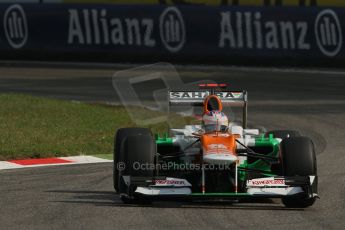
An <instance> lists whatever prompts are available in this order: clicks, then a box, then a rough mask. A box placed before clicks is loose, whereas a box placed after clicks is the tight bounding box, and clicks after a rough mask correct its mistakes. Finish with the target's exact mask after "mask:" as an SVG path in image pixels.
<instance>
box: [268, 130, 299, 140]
mask: <svg viewBox="0 0 345 230" xmlns="http://www.w3.org/2000/svg"><path fill="white" fill-rule="evenodd" d="M270 134H273V137H274V138H280V139H283V140H284V139H285V138H291V137H299V136H301V134H300V133H299V132H298V131H296V130H272V131H269V132H267V133H266V134H265V137H269V136H270Z"/></svg>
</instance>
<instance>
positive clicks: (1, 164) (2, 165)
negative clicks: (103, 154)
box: [0, 156, 113, 170]
mask: <svg viewBox="0 0 345 230" xmlns="http://www.w3.org/2000/svg"><path fill="white" fill-rule="evenodd" d="M58 159H62V160H67V161H71V162H70V163H59V164H37V165H20V164H16V163H11V162H7V161H0V170H4V169H21V168H36V167H47V166H62V165H78V164H95V163H109V162H113V161H112V160H107V159H102V158H98V157H93V156H74V157H59V158H58Z"/></svg>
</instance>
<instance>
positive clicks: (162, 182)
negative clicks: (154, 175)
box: [154, 180, 185, 185]
mask: <svg viewBox="0 0 345 230" xmlns="http://www.w3.org/2000/svg"><path fill="white" fill-rule="evenodd" d="M154 183H155V184H156V185H185V183H184V181H183V180H155V181H154Z"/></svg>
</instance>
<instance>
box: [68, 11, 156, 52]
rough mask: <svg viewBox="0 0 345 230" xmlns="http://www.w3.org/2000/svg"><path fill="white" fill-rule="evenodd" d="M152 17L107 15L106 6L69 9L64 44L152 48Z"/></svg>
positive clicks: (154, 42) (153, 42)
mask: <svg viewBox="0 0 345 230" xmlns="http://www.w3.org/2000/svg"><path fill="white" fill-rule="evenodd" d="M153 24H154V22H153V19H150V18H141V19H137V18H116V17H114V18H109V17H108V12H107V10H106V9H102V10H97V9H83V10H77V9H70V10H69V32H68V44H79V45H100V44H102V45H110V44H111V45H118V46H125V45H132V46H145V47H154V46H155V45H156V41H155V40H154V38H153Z"/></svg>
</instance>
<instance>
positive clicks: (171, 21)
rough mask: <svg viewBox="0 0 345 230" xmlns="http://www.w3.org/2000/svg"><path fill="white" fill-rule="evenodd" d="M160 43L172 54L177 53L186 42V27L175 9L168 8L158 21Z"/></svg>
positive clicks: (179, 13)
mask: <svg viewBox="0 0 345 230" xmlns="http://www.w3.org/2000/svg"><path fill="white" fill-rule="evenodd" d="M159 29H160V36H161V40H162V43H163V44H164V46H165V48H166V49H167V50H169V51H171V52H173V53H175V52H178V51H179V50H180V49H181V48H182V47H183V46H184V44H185V42H186V27H185V23H184V20H183V17H182V14H181V12H180V11H179V10H178V8H176V7H168V8H166V9H165V10H164V12H163V13H162V15H161V16H160V19H159Z"/></svg>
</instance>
